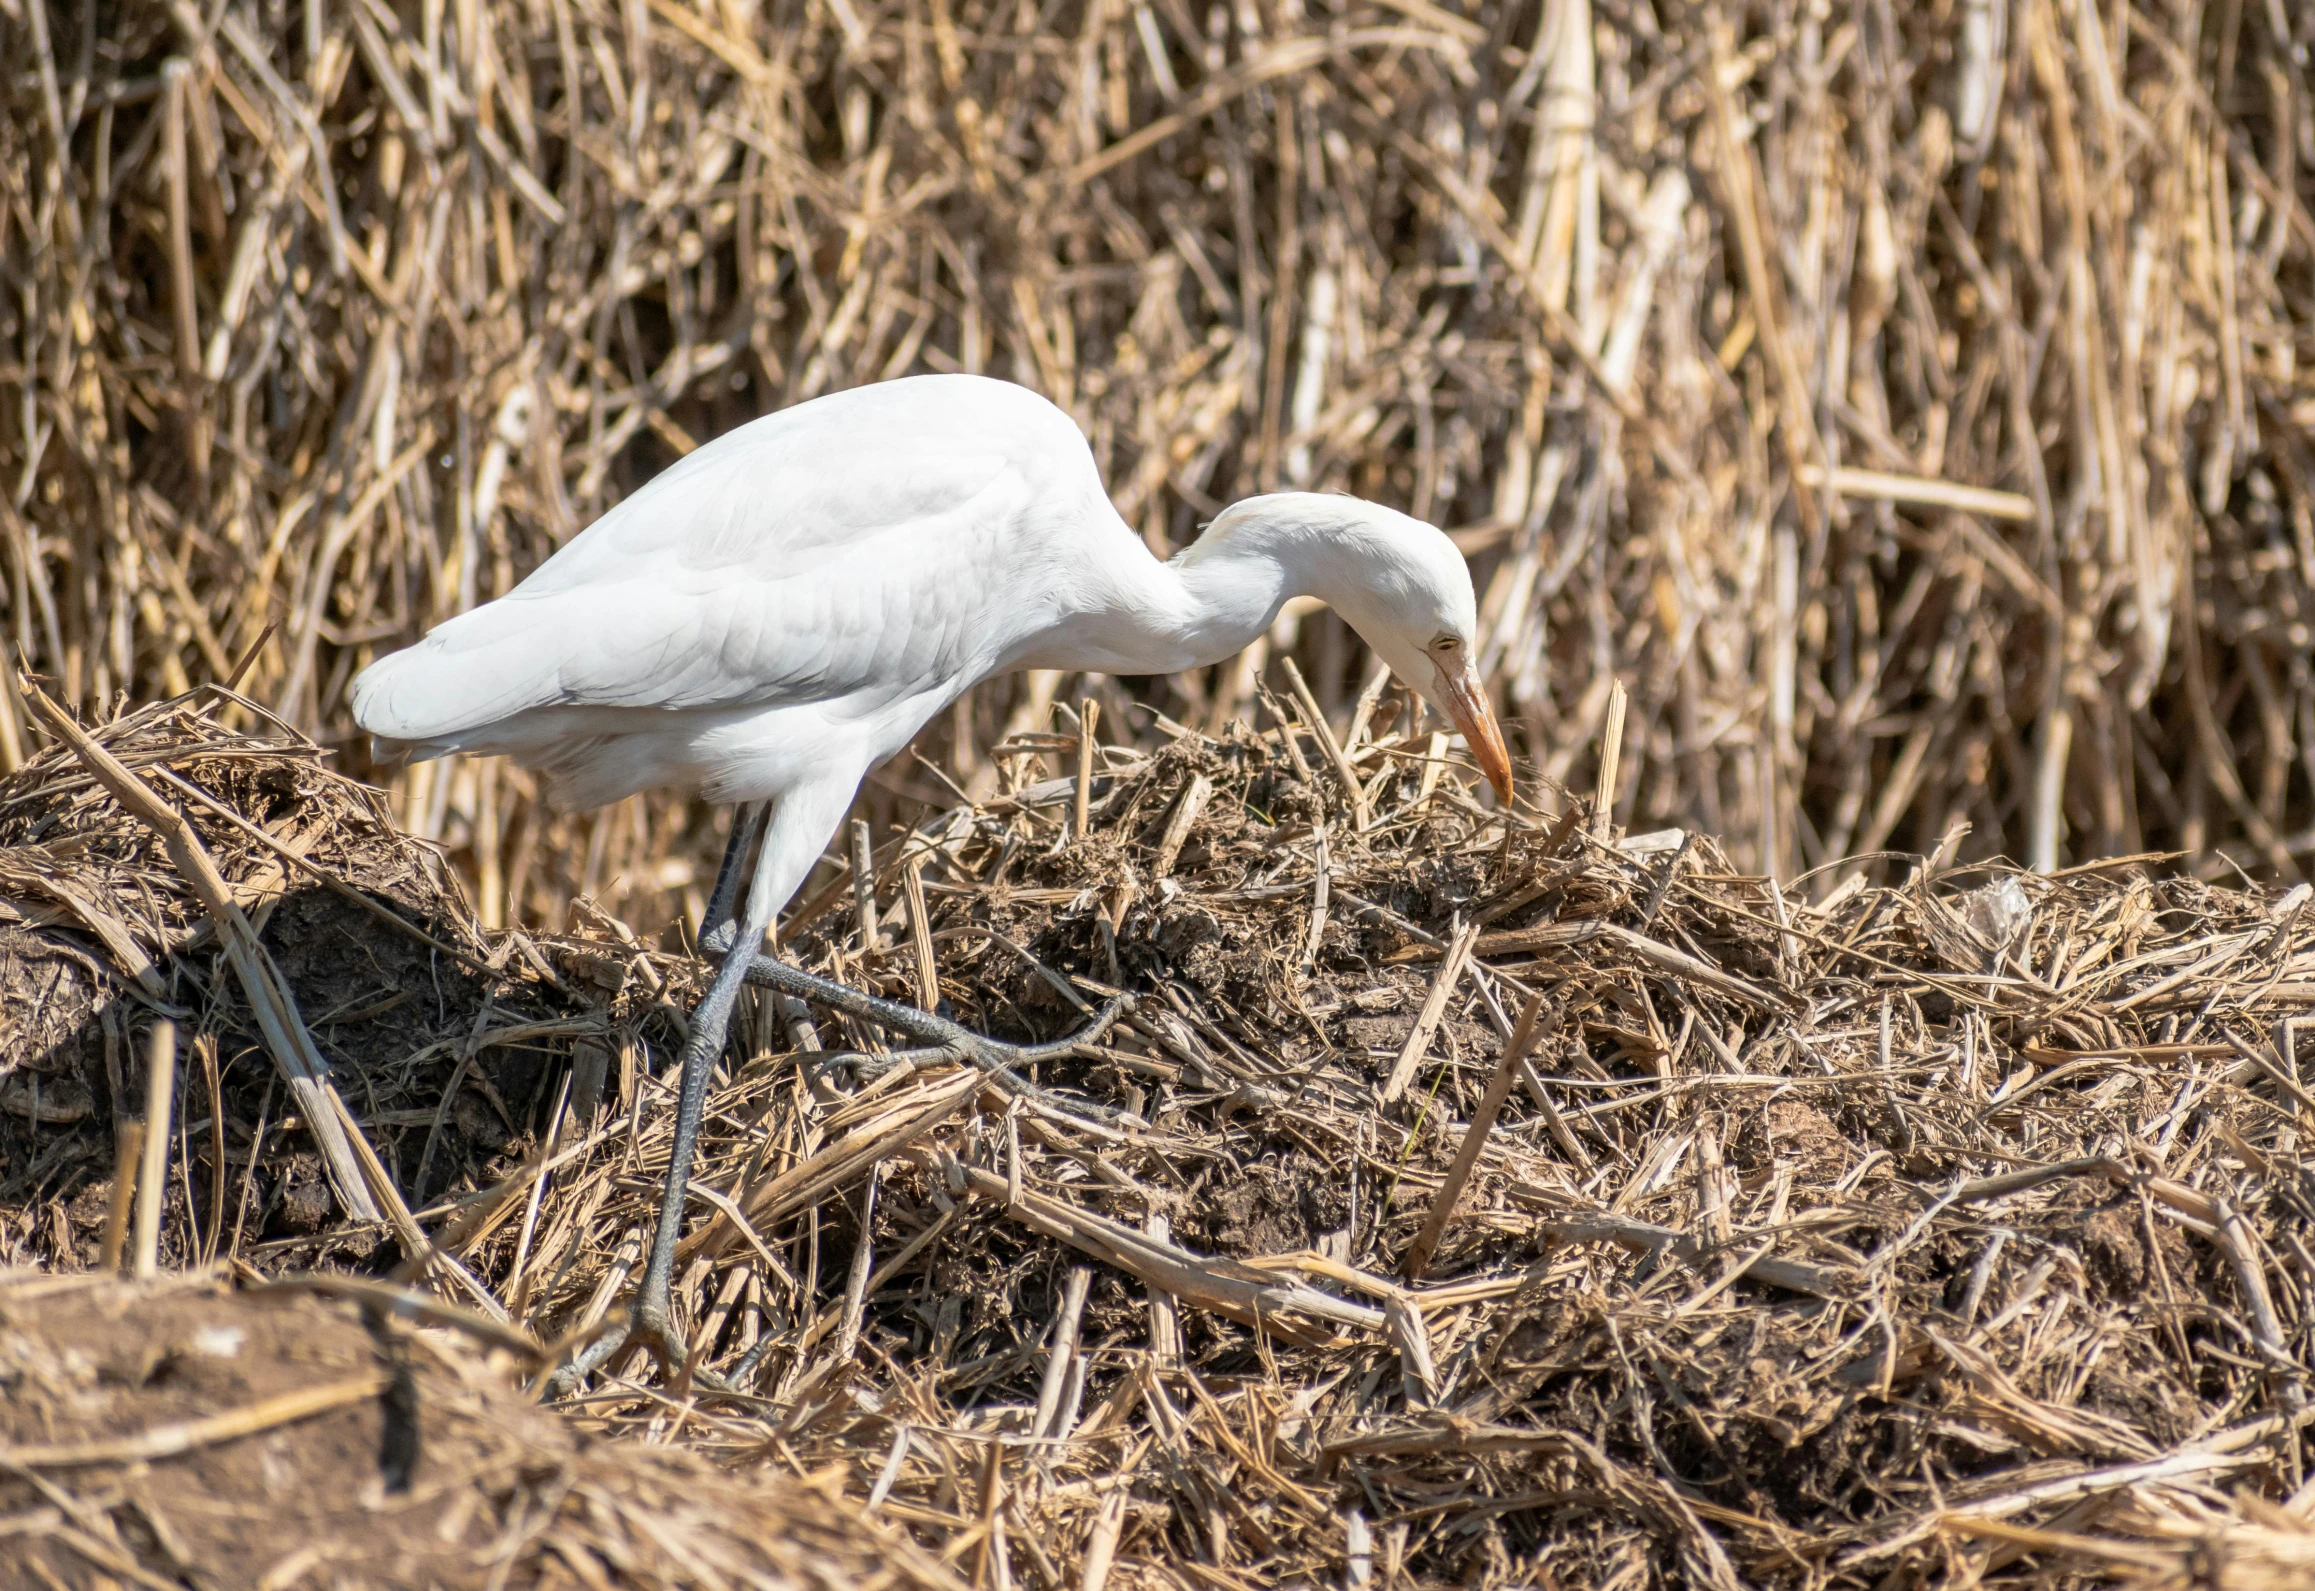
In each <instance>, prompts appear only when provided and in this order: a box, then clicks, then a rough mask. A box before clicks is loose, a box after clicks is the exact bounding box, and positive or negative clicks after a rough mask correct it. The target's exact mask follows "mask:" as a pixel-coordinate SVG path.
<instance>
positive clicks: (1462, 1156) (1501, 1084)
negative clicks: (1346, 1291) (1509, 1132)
mask: <svg viewBox="0 0 2315 1591" xmlns="http://www.w3.org/2000/svg"><path fill="white" fill-rule="evenodd" d="M1542 1018H1543V996H1542V995H1540V994H1538V995H1534V996H1531V997H1530V998H1529V999H1528V1002H1527V1007H1526V1009H1525V1010H1523V1011H1521V1012H1520V1013H1519V1021H1518V1024H1517V1025H1516V1026H1514V1027H1513V1028H1512V1030H1511V1037H1510V1038H1509V1039H1508V1040H1506V1041H1505V1043H1504V1046H1503V1054H1502V1057H1501V1058H1500V1059H1498V1060H1497V1061H1496V1063H1495V1075H1494V1076H1493V1077H1491V1078H1489V1079H1488V1080H1487V1092H1486V1093H1485V1094H1483V1095H1481V1096H1480V1098H1479V1108H1478V1109H1477V1110H1475V1111H1473V1112H1472V1113H1471V1121H1470V1124H1469V1125H1468V1126H1466V1127H1465V1128H1464V1129H1463V1142H1462V1143H1461V1144H1460V1145H1459V1146H1457V1148H1456V1150H1455V1158H1454V1160H1453V1161H1452V1162H1450V1163H1449V1165H1448V1167H1447V1174H1446V1176H1445V1177H1444V1178H1442V1179H1441V1180H1440V1183H1439V1191H1438V1192H1437V1193H1436V1194H1434V1195H1432V1198H1431V1213H1430V1214H1429V1215H1428V1216H1426V1217H1424V1219H1423V1227H1422V1230H1421V1231H1419V1232H1417V1233H1416V1234H1415V1241H1414V1243H1413V1245H1412V1246H1410V1247H1409V1248H1408V1250H1407V1256H1406V1258H1405V1259H1404V1260H1403V1261H1401V1262H1400V1265H1399V1274H1400V1275H1402V1276H1404V1277H1405V1278H1406V1279H1407V1280H1408V1281H1410V1282H1417V1281H1421V1280H1422V1278H1423V1269H1424V1267H1425V1266H1427V1265H1429V1264H1430V1263H1431V1255H1432V1253H1433V1251H1434V1250H1436V1249H1437V1248H1438V1246H1439V1239H1440V1238H1441V1237H1443V1236H1445V1235H1446V1231H1447V1222H1448V1220H1449V1219H1450V1218H1451V1217H1452V1216H1453V1215H1454V1213H1455V1201H1456V1200H1458V1199H1460V1198H1461V1197H1462V1196H1463V1188H1464V1186H1465V1184H1467V1183H1469V1182H1470V1180H1471V1173H1472V1171H1473V1170H1474V1169H1475V1168H1476V1167H1477V1166H1478V1164H1479V1153H1480V1151H1481V1150H1482V1149H1484V1148H1485V1147H1486V1146H1487V1135H1488V1134H1489V1133H1490V1132H1492V1131H1494V1129H1495V1117H1496V1114H1497V1113H1498V1112H1500V1111H1501V1110H1502V1109H1503V1102H1504V1101H1505V1100H1506V1099H1508V1098H1510V1096H1511V1082H1512V1079H1513V1078H1514V1077H1516V1076H1518V1074H1519V1068H1520V1065H1521V1063H1523V1062H1524V1061H1525V1060H1526V1059H1527V1052H1528V1051H1529V1050H1531V1049H1533V1048H1534V1047H1535V1040H1536V1030H1537V1028H1538V1027H1539V1026H1540V1025H1541V1023H1542Z"/></svg>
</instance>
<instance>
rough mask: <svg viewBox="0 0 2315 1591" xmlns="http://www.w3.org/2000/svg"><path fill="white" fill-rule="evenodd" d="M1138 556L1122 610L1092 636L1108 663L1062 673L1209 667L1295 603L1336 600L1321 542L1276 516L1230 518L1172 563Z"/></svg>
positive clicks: (1129, 571) (1129, 568) (1122, 589)
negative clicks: (1298, 600) (1331, 593)
mask: <svg viewBox="0 0 2315 1591" xmlns="http://www.w3.org/2000/svg"><path fill="white" fill-rule="evenodd" d="M1133 552H1134V554H1135V556H1133V557H1132V558H1131V560H1130V563H1126V564H1125V566H1124V567H1121V568H1120V569H1118V570H1117V571H1116V575H1117V577H1118V579H1117V585H1118V587H1119V589H1118V590H1117V592H1116V601H1115V604H1114V606H1112V607H1111V608H1110V611H1109V612H1107V613H1106V614H1104V615H1102V623H1101V625H1100V626H1099V627H1098V630H1097V632H1094V633H1097V634H1098V641H1097V642H1096V643H1095V644H1096V645H1097V646H1098V648H1099V649H1100V650H1101V651H1102V652H1104V653H1105V654H1106V655H1105V656H1103V657H1101V658H1099V659H1094V658H1090V657H1089V658H1084V659H1082V660H1073V661H1072V662H1071V663H1069V664H1065V665H1063V666H1075V667H1079V668H1097V669H1101V670H1103V671H1105V672H1108V673H1113V674H1171V673H1175V672H1177V671H1179V670H1181V669H1187V668H1201V667H1204V666H1205V665H1207V664H1209V663H1219V662H1221V661H1222V660H1223V659H1225V658H1228V657H1232V656H1235V655H1236V654H1237V653H1239V652H1241V651H1243V650H1245V648H1246V647H1247V646H1249V645H1250V644H1252V643H1253V642H1254V640H1256V639H1257V638H1258V637H1260V636H1261V635H1262V634H1263V633H1264V632H1265V631H1267V630H1268V629H1269V628H1270V626H1271V624H1272V623H1273V622H1274V621H1275V620H1276V619H1277V617H1278V610H1279V609H1281V608H1283V607H1284V606H1285V605H1286V604H1287V603H1288V602H1290V601H1292V600H1293V599H1294V598H1296V597H1301V596H1315V597H1318V598H1320V599H1322V600H1324V599H1326V598H1328V596H1329V592H1328V590H1327V589H1326V586H1327V581H1326V580H1325V578H1324V577H1325V573H1326V562H1327V560H1326V558H1325V556H1324V547H1323V540H1322V538H1320V537H1318V536H1315V535H1313V534H1312V531H1311V528H1310V527H1309V526H1307V525H1303V524H1298V523H1293V522H1291V521H1289V520H1286V519H1282V518H1278V517H1270V516H1261V515H1252V516H1246V515H1234V516H1231V517H1228V518H1226V519H1224V520H1222V521H1219V522H1217V523H1216V524H1215V525H1214V526H1213V527H1212V528H1211V529H1209V530H1208V531H1207V532H1206V533H1205V535H1203V536H1201V537H1199V538H1198V540H1197V541H1195V542H1193V543H1192V544H1191V545H1190V546H1189V547H1187V548H1185V549H1184V550H1183V551H1182V552H1180V553H1178V554H1177V555H1175V557H1174V558H1173V560H1172V561H1171V562H1168V563H1162V564H1161V563H1158V562H1157V561H1155V560H1154V559H1152V558H1150V557H1149V556H1148V555H1147V554H1146V553H1143V552H1141V550H1140V549H1139V548H1138V547H1135V548H1134V549H1133ZM1094 633H1088V634H1087V635H1086V636H1084V637H1083V639H1085V640H1088V641H1091V640H1093V639H1094Z"/></svg>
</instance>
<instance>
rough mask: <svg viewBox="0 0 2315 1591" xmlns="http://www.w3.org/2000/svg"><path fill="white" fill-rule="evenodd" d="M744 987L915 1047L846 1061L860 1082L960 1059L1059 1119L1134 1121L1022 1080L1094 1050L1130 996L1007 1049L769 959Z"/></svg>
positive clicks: (709, 942) (707, 942)
mask: <svg viewBox="0 0 2315 1591" xmlns="http://www.w3.org/2000/svg"><path fill="white" fill-rule="evenodd" d="M731 937H732V935H731V930H730V928H729V927H725V928H721V929H719V930H717V931H715V932H713V933H710V934H708V935H707V936H706V937H705V938H704V939H702V940H701V941H700V949H701V950H702V951H704V952H706V953H708V954H710V955H718V954H722V953H723V952H724V951H726V950H727V949H728V948H729V947H730V944H731ZM747 981H748V982H750V983H752V984H755V985H756V986H758V987H759V988H766V989H774V990H777V991H778V992H780V993H781V994H786V995H793V996H795V997H797V998H799V999H805V1000H811V1001H814V1002H816V1003H818V1004H820V1005H824V1006H826V1007H828V1008H829V1009H830V1010H833V1011H841V1012H844V1013H845V1014H847V1015H849V1016H854V1017H858V1018H859V1019H860V1020H861V1021H863V1022H869V1023H873V1024H875V1025H876V1026H877V1027H880V1028H882V1029H884V1030H885V1031H886V1032H888V1033H898V1034H901V1035H902V1036H904V1037H906V1038H911V1039H914V1040H916V1041H917V1042H916V1044H915V1046H914V1047H912V1048H909V1049H903V1050H895V1051H892V1052H890V1053H888V1054H884V1055H873V1056H868V1055H863V1056H856V1057H854V1058H853V1065H854V1068H855V1070H856V1071H858V1072H859V1074H860V1075H861V1076H862V1077H864V1078H869V1079H874V1078H878V1077H882V1076H884V1075H886V1074H887V1073H889V1072H892V1071H893V1070H895V1069H897V1068H900V1067H904V1066H905V1067H909V1068H911V1069H914V1068H920V1067H925V1066H933V1065H938V1064H941V1063H943V1062H950V1061H961V1062H964V1063H965V1064H967V1065H970V1066H974V1067H977V1068H979V1069H980V1070H981V1071H983V1072H986V1073H987V1074H988V1075H989V1078H990V1080H991V1081H993V1082H994V1083H995V1084H996V1085H997V1086H998V1087H999V1088H1001V1089H1003V1090H1004V1091H1005V1092H1006V1093H1008V1094H1014V1095H1017V1096H1021V1097H1025V1098H1034V1099H1037V1100H1039V1101H1041V1102H1043V1103H1045V1104H1046V1105H1049V1106H1051V1107H1052V1108H1054V1109H1056V1110H1059V1111H1061V1112H1063V1113H1064V1114H1067V1115H1072V1116H1078V1117H1089V1118H1091V1119H1093V1120H1095V1121H1099V1122H1103V1123H1110V1124H1115V1123H1130V1122H1132V1121H1133V1120H1134V1118H1133V1117H1132V1116H1131V1115H1130V1114H1129V1113H1128V1112H1125V1111H1121V1110H1118V1109H1116V1108H1114V1107H1112V1106H1108V1105H1102V1104H1097V1103H1095V1102H1094V1101H1092V1100H1086V1099H1074V1098H1069V1097H1066V1096H1061V1095H1056V1094H1052V1093H1050V1092H1048V1091H1047V1090H1045V1089H1042V1088H1039V1087H1038V1086H1037V1085H1036V1084H1035V1083H1032V1082H1030V1081H1029V1080H1028V1078H1027V1077H1025V1076H1023V1075H1022V1073H1023V1072H1024V1071H1025V1070H1026V1069H1027V1068H1029V1067H1032V1066H1035V1065H1037V1064H1038V1063H1039V1062H1042V1061H1054V1060H1061V1059H1063V1058H1064V1057H1068V1056H1073V1055H1078V1054H1082V1053H1083V1047H1084V1046H1085V1045H1088V1044H1098V1043H1099V1042H1100V1041H1101V1040H1102V1039H1103V1038H1104V1037H1105V1036H1106V1035H1107V1034H1108V1032H1109V1030H1110V1029H1111V1028H1112V1027H1114V1026H1115V1025H1116V1023H1117V1019H1118V1018H1119V1017H1121V1016H1124V1015H1125V1014H1126V1013H1127V1012H1129V1011H1131V1010H1132V1009H1133V997H1132V996H1131V995H1122V994H1121V995H1117V996H1114V997H1113V998H1111V999H1109V1000H1107V1001H1105V1002H1104V1003H1103V1004H1102V1006H1101V1007H1100V1009H1099V1010H1090V1008H1088V1009H1089V1010H1090V1015H1091V1018H1092V1019H1091V1020H1090V1021H1089V1022H1087V1023H1086V1025H1085V1026H1084V1027H1082V1028H1080V1029H1079V1030H1078V1031H1077V1032H1075V1033H1073V1034H1071V1035H1070V1036H1069V1037H1068V1038H1065V1039H1058V1040H1055V1041H1054V1042H1052V1043H1049V1044H1014V1043H1011V1042H1009V1041H1007V1040H1005V1039H993V1038H991V1037H989V1036H988V1035H987V1034H985V1033H975V1032H974V1031H973V1030H972V1029H971V1028H968V1027H966V1026H964V1025H963V1024H962V1023H959V1022H953V1021H951V1020H949V1019H948V1018H947V1017H944V1016H936V1015H934V1014H933V1013H932V1012H930V1011H920V1010H918V1009H917V1008H916V1007H915V1006H912V1005H901V1004H899V1003H897V1002H895V1001H892V1000H883V999H879V998H877V997H876V996H875V995H872V994H863V993H861V992H860V991H859V990H858V989H854V988H852V987H850V986H848V985H846V984H841V983H837V982H835V981H834V980H832V979H829V978H821V977H815V976H814V975H813V974H811V973H808V972H804V971H801V970H799V969H797V968H795V967H791V966H789V965H788V964H787V963H786V962H784V961H780V960H777V959H776V958H774V957H771V956H766V955H757V956H756V957H754V958H753V959H752V960H751V961H750V962H749V964H748V970H747Z"/></svg>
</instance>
